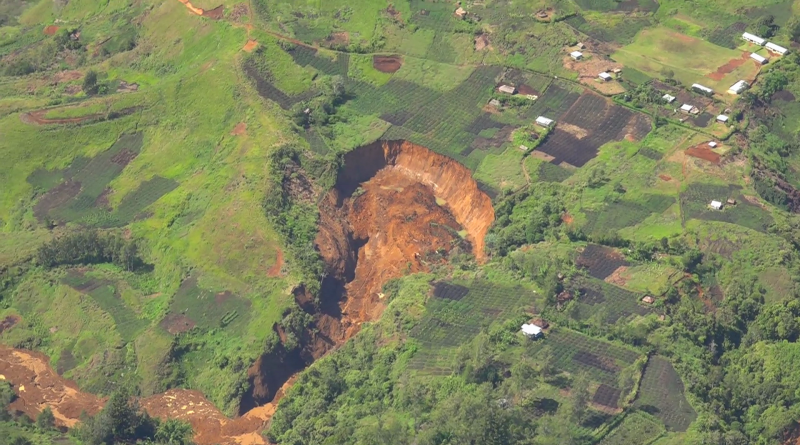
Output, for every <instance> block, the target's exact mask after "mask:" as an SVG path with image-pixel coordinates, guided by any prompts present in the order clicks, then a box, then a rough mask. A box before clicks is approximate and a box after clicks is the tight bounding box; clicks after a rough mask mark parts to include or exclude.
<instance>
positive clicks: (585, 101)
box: [537, 93, 651, 167]
mask: <svg viewBox="0 0 800 445" xmlns="http://www.w3.org/2000/svg"><path fill="white" fill-rule="evenodd" d="M556 120H557V124H556V128H555V130H554V131H553V132H552V133H551V134H550V135H549V136H548V137H547V139H546V140H545V141H544V142H543V143H542V144H541V145H539V147H538V148H537V150H538V151H541V152H543V153H545V154H547V155H550V156H552V157H553V160H551V161H550V162H552V163H554V164H557V165H558V164H561V163H562V162H565V163H567V164H569V165H572V166H575V167H582V166H583V165H585V164H586V163H587V162H589V161H590V160H592V159H594V157H595V156H597V153H598V151H599V150H600V147H602V146H603V145H605V144H607V143H608V142H611V141H615V140H620V139H623V138H627V139H632V140H641V139H642V138H644V137H645V136H646V135H647V133H648V132H649V131H650V128H651V126H650V122H649V120H648V119H647V118H645V117H643V116H640V115H638V114H637V113H634V112H632V111H630V110H628V109H626V108H623V107H620V106H618V105H615V104H613V103H611V102H609V101H608V100H606V99H604V98H602V97H600V96H597V95H595V94H591V93H586V94H583V95H581V96H580V98H579V99H578V100H577V101H576V102H575V103H574V104H573V105H572V107H571V108H570V109H569V111H567V112H566V113H565V114H564V115H563V116H560V117H558V118H557V119H556ZM559 124H561V125H559ZM563 124H567V125H563Z"/></svg>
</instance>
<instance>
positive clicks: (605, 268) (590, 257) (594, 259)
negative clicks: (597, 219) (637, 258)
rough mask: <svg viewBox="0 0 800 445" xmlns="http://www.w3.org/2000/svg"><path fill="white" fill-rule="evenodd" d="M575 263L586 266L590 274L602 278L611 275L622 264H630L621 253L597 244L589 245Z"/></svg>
mask: <svg viewBox="0 0 800 445" xmlns="http://www.w3.org/2000/svg"><path fill="white" fill-rule="evenodd" d="M575 263H576V264H577V265H578V266H579V267H582V268H585V269H586V270H587V271H588V272H589V275H591V276H593V277H595V278H598V279H600V280H602V279H604V278H606V277H607V276H609V275H611V274H612V273H613V272H614V271H615V270H617V268H619V267H620V266H627V265H629V263H628V262H627V261H625V257H623V256H622V254H621V253H619V252H617V251H616V250H614V249H612V248H610V247H605V246H600V245H597V244H589V245H587V246H586V247H585V248H584V249H583V252H581V254H580V256H578V259H577V260H576V261H575Z"/></svg>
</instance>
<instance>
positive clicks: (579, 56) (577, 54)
mask: <svg viewBox="0 0 800 445" xmlns="http://www.w3.org/2000/svg"><path fill="white" fill-rule="evenodd" d="M569 56H570V57H572V58H573V59H575V60H581V59H583V53H582V52H580V51H573V52H571V53H569Z"/></svg>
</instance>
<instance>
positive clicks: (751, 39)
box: [742, 32, 767, 46]
mask: <svg viewBox="0 0 800 445" xmlns="http://www.w3.org/2000/svg"><path fill="white" fill-rule="evenodd" d="M742 38H743V39H745V40H747V41H748V42H750V43H755V44H756V45H758V46H764V43H766V42H767V41H766V40H764V39H762V38H761V37H759V36H757V35H753V34H750V33H749V32H746V33H744V34H742Z"/></svg>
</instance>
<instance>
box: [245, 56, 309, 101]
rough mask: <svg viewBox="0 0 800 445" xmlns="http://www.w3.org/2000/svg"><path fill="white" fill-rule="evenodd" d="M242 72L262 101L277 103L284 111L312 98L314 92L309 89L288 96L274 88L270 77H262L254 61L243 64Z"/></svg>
mask: <svg viewBox="0 0 800 445" xmlns="http://www.w3.org/2000/svg"><path fill="white" fill-rule="evenodd" d="M243 68H244V72H245V74H247V76H248V77H250V78H251V79H253V81H254V82H255V87H256V91H258V94H259V95H260V96H261V97H263V98H264V99H268V100H271V101H273V102H275V103H277V104H278V105H279V106H280V107H281V108H283V109H284V110H288V109H289V108H291V107H292V105H294V104H296V103H299V102H302V101H304V100H308V99H311V98H312V97H314V95H315V94H316V92H315V91H314V90H313V89H309V90H307V91H305V92H303V93H301V94H296V95H291V96H290V95H288V94H286V93H284V92H283V91H281V90H280V89H279V88H278V87H276V86H275V84H274V83H273V81H272V79H271V78H270V75H263V74H262V73H261V72H260V70H259V69H258V67H257V66H256V63H255V61H254V60H252V59H251V60H248V61H246V62H245V63H244V64H243Z"/></svg>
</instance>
